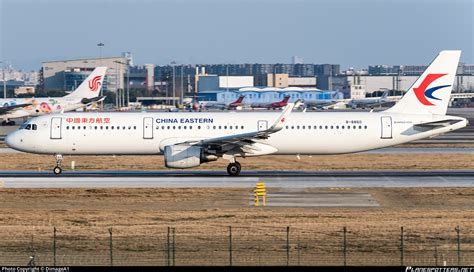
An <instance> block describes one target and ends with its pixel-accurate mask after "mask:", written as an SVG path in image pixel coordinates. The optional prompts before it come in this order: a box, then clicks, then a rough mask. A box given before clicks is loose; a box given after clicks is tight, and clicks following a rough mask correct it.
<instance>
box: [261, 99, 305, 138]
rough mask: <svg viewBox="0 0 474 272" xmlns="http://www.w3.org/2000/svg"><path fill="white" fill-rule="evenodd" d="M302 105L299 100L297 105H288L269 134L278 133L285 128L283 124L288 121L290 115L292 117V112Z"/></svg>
mask: <svg viewBox="0 0 474 272" xmlns="http://www.w3.org/2000/svg"><path fill="white" fill-rule="evenodd" d="M300 104H301V100H300V99H298V100H297V101H296V102H295V103H288V105H286V107H285V108H284V109H283V111H282V113H281V115H280V116H279V117H278V119H277V120H276V121H275V123H273V125H272V126H271V127H270V129H268V131H269V132H277V131H279V130H281V129H282V128H283V124H284V123H285V121H286V118H287V117H288V115H290V113H291V111H292V110H293V109H294V108H295V107H297V106H299V105H300Z"/></svg>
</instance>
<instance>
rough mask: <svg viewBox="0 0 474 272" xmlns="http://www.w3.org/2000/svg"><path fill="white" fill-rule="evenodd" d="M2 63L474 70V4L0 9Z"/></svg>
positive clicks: (228, 0) (15, 2)
mask: <svg viewBox="0 0 474 272" xmlns="http://www.w3.org/2000/svg"><path fill="white" fill-rule="evenodd" d="M0 16H1V28H0V31H1V33H0V34H1V35H0V52H1V53H0V60H7V61H8V62H10V63H12V64H13V66H14V67H17V68H22V69H35V70H36V69H39V68H40V66H41V62H42V61H49V60H59V59H74V58H85V57H86V58H87V57H98V56H99V49H98V47H97V43H99V42H103V43H104V44H105V46H104V47H103V50H102V55H103V56H116V55H119V54H120V53H121V52H123V51H130V52H132V54H133V57H134V62H135V64H144V63H154V64H158V65H165V64H169V63H170V62H171V61H173V60H174V61H176V62H177V63H178V64H180V63H186V64H187V63H190V64H196V63H277V62H279V63H290V62H291V56H293V55H297V56H300V57H302V58H303V59H304V62H306V63H339V64H341V65H342V66H343V68H347V67H349V66H353V67H357V68H365V67H366V66H367V65H373V64H428V63H429V62H430V61H431V60H432V59H433V58H434V57H435V56H436V54H437V52H438V51H440V50H443V49H461V50H463V55H462V57H461V61H463V62H466V63H473V62H474V61H473V54H474V53H473V51H474V48H473V47H474V34H473V31H474V29H473V25H474V19H473V18H474V4H473V1H472V0H443V1H440V0H434V1H429V0H425V1H421V0H399V1H376V0H354V1H351V0H346V1H341V0H326V1H309V0H306V1H303V0H203V1H198V0H156V1H151V0H114V1H112V0H94V1H93V0H0Z"/></svg>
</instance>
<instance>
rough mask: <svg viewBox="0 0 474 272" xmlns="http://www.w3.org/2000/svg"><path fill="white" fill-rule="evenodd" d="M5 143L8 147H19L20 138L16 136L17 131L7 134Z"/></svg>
mask: <svg viewBox="0 0 474 272" xmlns="http://www.w3.org/2000/svg"><path fill="white" fill-rule="evenodd" d="M5 143H6V144H7V146H8V147H10V148H13V149H19V143H20V139H19V137H18V133H17V132H12V133H10V134H8V135H7V137H6V138H5Z"/></svg>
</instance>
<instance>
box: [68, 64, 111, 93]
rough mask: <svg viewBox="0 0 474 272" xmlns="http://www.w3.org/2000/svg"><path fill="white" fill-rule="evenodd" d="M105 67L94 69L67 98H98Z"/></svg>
mask: <svg viewBox="0 0 474 272" xmlns="http://www.w3.org/2000/svg"><path fill="white" fill-rule="evenodd" d="M106 71H107V67H96V68H95V69H94V71H92V73H91V74H90V75H89V76H88V77H87V78H86V79H85V80H84V81H83V82H82V83H81V85H79V87H77V89H76V90H74V92H72V93H70V94H68V95H66V96H65V97H68V98H94V97H97V96H99V94H100V88H102V82H103V81H104V77H105V73H106Z"/></svg>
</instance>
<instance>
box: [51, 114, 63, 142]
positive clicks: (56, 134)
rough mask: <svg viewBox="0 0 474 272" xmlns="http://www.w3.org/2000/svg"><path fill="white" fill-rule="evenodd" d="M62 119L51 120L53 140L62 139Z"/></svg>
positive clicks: (54, 118)
mask: <svg viewBox="0 0 474 272" xmlns="http://www.w3.org/2000/svg"><path fill="white" fill-rule="evenodd" d="M61 122H62V118H61V117H53V118H51V136H50V138H51V139H61Z"/></svg>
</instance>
